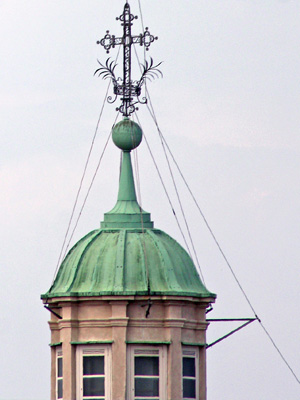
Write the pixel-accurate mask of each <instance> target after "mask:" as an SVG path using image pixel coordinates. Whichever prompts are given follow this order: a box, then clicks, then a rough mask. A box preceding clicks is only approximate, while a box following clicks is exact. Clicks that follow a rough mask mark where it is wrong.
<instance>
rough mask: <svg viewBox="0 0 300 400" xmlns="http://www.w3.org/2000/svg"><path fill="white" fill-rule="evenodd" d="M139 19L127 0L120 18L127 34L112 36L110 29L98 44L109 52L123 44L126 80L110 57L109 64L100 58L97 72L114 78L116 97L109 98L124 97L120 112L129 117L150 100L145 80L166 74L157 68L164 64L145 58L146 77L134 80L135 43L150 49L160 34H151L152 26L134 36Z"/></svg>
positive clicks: (119, 108)
mask: <svg viewBox="0 0 300 400" xmlns="http://www.w3.org/2000/svg"><path fill="white" fill-rule="evenodd" d="M137 18H138V17H137V16H134V15H133V14H131V12H130V6H129V3H128V2H127V1H126V3H125V5H124V10H123V13H122V14H121V15H120V16H119V17H117V18H116V19H117V20H119V21H121V22H122V24H121V25H122V26H123V36H122V37H115V35H111V34H110V33H109V31H106V35H105V36H104V37H103V38H102V39H101V40H99V41H98V42H97V44H101V46H103V47H104V49H105V50H106V52H107V53H109V51H110V49H111V48H113V49H114V48H115V46H119V45H120V46H123V79H121V78H116V76H115V68H116V66H117V64H116V62H115V61H110V58H108V59H107V60H106V63H105V65H103V64H101V62H100V61H98V62H99V64H100V68H98V69H97V70H96V71H95V74H97V73H98V74H99V76H102V78H103V79H107V78H109V79H112V81H113V86H114V95H115V97H114V98H112V97H111V96H109V97H108V98H107V100H108V102H109V103H114V102H115V101H116V99H117V97H118V96H121V102H122V103H121V105H120V107H118V108H117V111H120V112H121V113H122V114H123V116H125V117H128V116H129V115H130V114H132V113H133V112H134V111H135V110H138V108H137V107H136V106H135V104H137V103H141V104H145V103H147V99H146V98H145V97H143V98H142V99H140V95H141V87H142V85H143V83H144V82H145V79H153V78H155V77H157V76H158V75H161V76H162V73H161V72H160V71H159V70H158V69H157V67H158V66H159V65H160V64H161V63H159V64H157V65H154V64H153V60H152V58H150V62H148V61H145V65H142V76H141V78H140V80H138V81H132V80H131V46H132V45H133V44H140V46H144V47H145V49H146V50H149V47H150V45H151V43H153V42H154V40H157V37H154V36H153V35H151V34H150V32H149V30H148V28H146V29H145V31H144V33H141V34H140V35H137V36H132V34H131V26H132V25H133V23H132V21H133V20H134V19H137Z"/></svg>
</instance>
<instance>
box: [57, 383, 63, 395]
mask: <svg viewBox="0 0 300 400" xmlns="http://www.w3.org/2000/svg"><path fill="white" fill-rule="evenodd" d="M62 383H63V381H62V379H59V380H58V381H57V398H58V399H62V398H63V386H62Z"/></svg>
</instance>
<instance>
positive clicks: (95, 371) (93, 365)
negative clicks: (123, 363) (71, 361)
mask: <svg viewBox="0 0 300 400" xmlns="http://www.w3.org/2000/svg"><path fill="white" fill-rule="evenodd" d="M83 375H104V356H84V357H83Z"/></svg>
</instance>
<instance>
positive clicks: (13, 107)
mask: <svg viewBox="0 0 300 400" xmlns="http://www.w3.org/2000/svg"><path fill="white" fill-rule="evenodd" d="M130 4H131V7H132V12H133V13H134V14H138V15H139V7H138V1H137V0H132V1H131V2H130ZM141 6H142V13H143V20H144V24H145V26H149V29H150V32H151V33H153V34H154V35H157V36H158V37H159V40H158V41H157V42H155V43H154V44H153V45H152V46H151V50H150V52H149V56H152V57H153V58H154V60H155V61H156V62H159V61H163V64H162V66H161V69H162V71H163V74H164V77H163V79H159V80H156V81H155V82H153V83H151V85H150V84H149V91H150V95H151V100H152V103H153V106H154V109H155V112H156V117H157V119H158V123H159V125H160V128H161V131H162V132H163V134H164V136H165V139H166V140H167V142H168V144H169V146H170V147H171V149H172V151H173V154H174V156H175V158H176V160H177V162H178V163H179V165H180V167H181V169H182V172H183V174H184V175H185V177H186V179H187V181H188V182H189V184H190V186H191V188H192V190H193V192H194V194H195V196H196V198H197V200H198V201H199V204H200V206H201V207H202V210H203V212H204V214H205V216H206V218H207V219H208V221H209V223H210V225H211V227H212V229H213V231H214V233H215V235H216V237H217V238H218V240H219V242H220V244H221V246H222V248H223V250H224V252H225V253H226V255H227V257H228V259H229V260H230V262H231V264H232V266H233V269H234V271H235V273H236V274H237V276H238V278H239V280H240V282H241V284H242V286H243V288H244V290H245V291H246V293H247V295H248V296H249V298H250V300H251V302H252V304H253V306H254V308H255V310H256V312H257V314H258V316H259V317H260V318H261V320H262V321H263V323H264V325H265V326H266V328H267V329H268V331H269V332H270V334H271V335H272V337H273V339H274V340H275V342H276V343H277V345H278V346H279V348H280V350H281V351H282V353H283V354H284V355H285V356H286V358H287V360H288V362H289V363H290V365H291V367H292V368H293V369H294V370H295V372H296V373H297V374H298V377H300V357H299V354H300V340H299V338H300V324H299V320H300V307H299V303H300V290H299V287H300V274H299V261H300V256H299V239H300V238H299V226H300V218H299V211H300V210H299V195H300V183H299V182H300V181H299V171H300V158H299V153H300V146H299V144H300V135H299V133H300V132H299V127H300V112H299V109H300V82H299V71H300V46H299V45H300V24H299V15H300V2H299V1H298V0H289V1H288V0H285V1H284V0H185V1H183V0H181V1H180V0H172V1H171V0H164V1H161V0H160V1H159V0H151V1H150V0H141ZM122 8H123V2H122V1H120V0H110V1H103V0H88V1H87V0H86V1H82V0H77V1H74V0H73V1H71V0H51V1H50V0H43V1H40V0H39V1H38V0H28V1H26V2H21V1H20V0H19V1H17V0H0V14H1V24H0V35H1V41H0V54H1V68H0V80H1V90H0V105H1V107H0V113H1V118H0V132H1V145H0V151H1V157H0V168H1V169H0V174H1V175H0V193H1V195H0V196H1V205H0V215H1V217H0V218H1V228H0V234H1V237H0V240H1V245H2V246H1V248H2V251H1V256H0V281H1V294H0V296H1V301H0V324H1V329H0V339H1V343H2V351H1V357H0V372H1V373H0V388H1V389H0V400H13V399H16V400H26V399H30V400H46V399H49V392H50V389H49V387H50V384H49V383H50V350H49V347H48V344H49V342H50V331H49V327H48V325H47V320H48V318H49V313H48V311H47V310H45V309H44V308H43V306H42V302H41V301H40V294H41V293H44V292H46V291H47V290H48V289H49V287H50V285H51V282H52V279H53V274H54V272H55V269H56V264H57V260H58V256H59V252H60V249H61V246H62V242H63V238H64V235H65V232H66V229H67V223H68V218H69V216H70V213H71V209H72V206H73V203H74V199H75V195H76V191H77V188H78V184H79V181H80V177H81V174H82V171H83V167H84V163H85V160H86V156H87V153H88V149H89V146H90V143H91V140H92V137H93V134H94V130H95V126H96V123H97V119H98V116H99V112H100V109H101V105H102V102H103V99H104V95H105V91H106V88H107V82H103V81H101V80H100V79H99V78H97V77H94V76H93V73H94V70H95V69H96V68H97V58H98V59H99V60H101V61H105V60H106V57H107V55H106V54H105V52H104V51H103V49H102V48H100V46H97V45H96V40H98V39H100V38H102V37H103V35H104V34H105V31H106V30H107V29H109V30H110V31H111V33H114V34H116V35H118V36H119V35H121V34H122V29H121V26H120V24H119V22H118V21H116V20H115V17H116V16H119V15H120V14H121V12H122ZM141 31H142V27H141V19H140V18H139V19H138V20H137V21H135V25H134V28H133V33H134V34H139V33H140V32H141ZM116 54H117V51H116V50H114V51H112V52H111V54H110V56H111V57H115V56H116ZM139 54H140V57H141V58H142V57H143V53H142V52H140V53H139ZM120 73H121V70H120ZM134 78H135V79H138V78H139V76H136V77H134ZM115 115H116V113H115V105H113V106H111V105H106V106H105V108H104V113H103V118H102V120H101V123H100V127H99V133H98V136H97V139H96V143H95V148H94V152H93V154H92V161H91V166H90V168H89V170H88V174H87V180H86V182H85V184H84V188H83V194H82V197H81V198H80V199H81V201H82V199H83V196H84V195H85V193H86V190H87V187H88V184H89V181H90V179H91V176H92V174H93V172H94V170H95V166H96V164H97V161H98V159H99V157H100V154H101V152H102V150H103V146H104V143H105V141H106V138H107V136H108V134H109V131H110V127H111V126H112V124H113V121H114V119H115ZM138 116H139V118H140V121H141V125H142V128H143V130H144V133H145V135H146V137H147V139H148V141H149V143H150V146H151V148H152V150H153V153H154V155H155V158H156V161H157V163H158V165H159V168H160V170H161V172H162V175H163V176H164V179H165V181H166V185H167V187H168V191H169V192H170V195H171V197H172V199H173V201H174V207H175V209H176V211H177V213H178V215H180V209H179V207H178V204H177V202H176V198H175V194H174V189H173V188H172V185H171V182H170V178H169V176H168V170H167V164H166V161H165V159H164V156H163V152H162V149H161V146H160V142H159V139H158V134H157V131H156V128H155V125H154V123H153V121H152V120H151V117H150V116H149V113H148V111H147V108H146V107H142V106H141V108H140V111H139V112H138ZM119 156H120V155H119V151H118V150H117V149H116V148H115V147H114V145H113V144H112V143H110V144H109V146H108V148H107V151H106V153H105V156H104V158H103V162H102V164H101V166H100V169H99V173H98V175H97V179H96V182H95V184H94V186H93V189H92V191H91V195H90V197H89V200H88V202H87V205H86V207H85V209H84V212H83V214H82V218H81V219H80V223H79V226H78V229H77V230H76V232H75V235H74V238H73V241H72V243H74V242H75V241H76V240H78V239H79V238H80V237H82V236H83V235H84V234H86V233H87V232H89V231H90V230H92V229H95V228H97V227H98V226H99V223H100V221H101V220H102V218H103V213H104V212H106V211H108V210H110V209H111V208H112V207H113V205H114V204H115V201H116V196H117V181H118V172H119ZM138 166H139V175H140V180H141V194H142V205H143V208H144V209H145V210H147V211H150V212H151V213H152V218H153V220H154V222H155V226H156V227H158V228H161V229H163V230H165V231H166V232H168V233H169V234H170V235H171V236H173V237H174V238H176V239H177V240H178V241H179V242H180V243H183V240H182V237H181V235H180V232H179V229H178V227H177V225H176V221H174V218H173V214H172V211H171V210H170V207H169V204H168V201H167V199H166V197H165V195H164V192H163V189H162V187H161V185H160V183H159V179H158V177H157V173H156V171H155V168H154V166H153V164H152V161H151V158H150V156H149V153H148V151H147V147H146V145H145V143H142V145H141V146H140V148H139V150H138ZM175 175H176V177H177V182H178V187H179V189H180V193H181V195H182V201H183V204H184V207H185V210H186V215H187V219H188V221H189V225H190V228H191V231H192V234H193V239H194V243H195V246H196V249H197V253H198V257H199V261H200V264H201V268H202V272H203V274H204V278H205V283H206V285H207V287H208V289H209V290H211V291H213V292H215V293H217V295H218V298H217V301H216V304H215V307H214V311H213V312H212V313H210V314H209V316H210V317H212V318H213V317H215V318H222V317H223V318H226V317H227V318H232V317H253V313H252V311H251V309H250V308H249V306H248V304H247V303H246V301H245V299H244V298H243V296H242V294H241V292H240V290H239V288H238V287H237V285H236V283H235V282H234V280H233V278H232V276H231V274H230V272H229V270H228V268H227V266H226V264H225V263H224V261H223V259H222V257H221V256H220V254H219V252H218V249H217V248H216V246H215V244H214V243H213V241H212V239H211V237H210V235H209V233H208V231H207V229H206V228H205V226H204V224H203V221H202V219H201V216H200V215H199V213H198V212H197V209H196V208H195V206H194V205H193V202H192V201H191V198H190V197H189V195H188V193H187V191H186V189H185V188H184V185H182V182H181V181H180V179H179V176H178V174H175ZM180 220H181V222H182V218H181V217H180ZM233 327H235V325H230V324H228V325H220V327H219V326H218V327H215V326H210V327H209V330H208V341H209V342H210V341H212V340H214V339H215V338H218V337H219V336H221V335H222V334H223V333H224V334H225V333H227V332H228V331H229V330H231V329H232V328H233ZM207 353H208V400H214V399H220V400H241V399H243V400H250V399H251V400H253V399H255V400H268V399H272V400H282V399H284V400H295V399H298V398H299V396H300V385H299V384H298V383H297V382H296V380H295V379H294V377H293V376H292V374H291V373H290V371H289V370H288V368H287V367H286V366H285V365H284V364H283V362H282V361H281V359H280V357H279V356H278V354H277V353H276V351H275V350H274V348H273V347H272V345H271V343H270V341H269V340H268V338H267V337H266V335H265V334H264V332H263V330H262V329H261V327H260V326H259V324H258V323H257V322H255V323H253V324H252V325H250V326H249V327H247V328H245V329H244V330H242V331H240V332H238V333H236V334H235V335H234V336H232V337H230V338H229V339H227V340H226V341H224V342H222V343H220V344H218V345H216V346H214V347H213V348H211V349H209V350H208V351H207Z"/></svg>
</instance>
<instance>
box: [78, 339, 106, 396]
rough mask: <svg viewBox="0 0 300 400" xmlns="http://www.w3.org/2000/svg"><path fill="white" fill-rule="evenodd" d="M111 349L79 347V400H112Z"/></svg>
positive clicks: (93, 346)
mask: <svg viewBox="0 0 300 400" xmlns="http://www.w3.org/2000/svg"><path fill="white" fill-rule="evenodd" d="M110 351H111V349H110V347H109V346H105V345H98V344H97V345H91V346H90V345H79V346H78V347H77V366H78V369H77V397H76V399H78V400H111V381H110V373H111V367H110V365H111V359H110V354H111V353H110Z"/></svg>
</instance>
